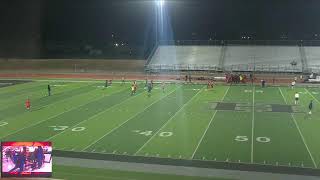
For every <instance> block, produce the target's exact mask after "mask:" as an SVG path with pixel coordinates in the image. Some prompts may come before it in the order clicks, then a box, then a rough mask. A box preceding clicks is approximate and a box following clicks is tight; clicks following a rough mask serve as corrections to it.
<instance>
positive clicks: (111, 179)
mask: <svg viewBox="0 0 320 180" xmlns="http://www.w3.org/2000/svg"><path fill="white" fill-rule="evenodd" d="M57 174H65V175H73V176H81V177H83V176H88V177H89V179H93V178H97V179H109V180H138V179H132V178H126V177H113V176H97V175H92V174H77V173H68V172H57ZM40 180H41V179H40ZM48 180H54V179H48Z"/></svg>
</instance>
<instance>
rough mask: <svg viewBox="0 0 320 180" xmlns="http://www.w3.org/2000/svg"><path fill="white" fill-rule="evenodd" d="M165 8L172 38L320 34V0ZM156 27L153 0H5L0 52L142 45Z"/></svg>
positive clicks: (183, 2)
mask: <svg viewBox="0 0 320 180" xmlns="http://www.w3.org/2000/svg"><path fill="white" fill-rule="evenodd" d="M164 8H165V10H166V15H167V20H168V22H170V26H171V27H169V28H167V29H166V31H171V32H172V36H171V37H170V38H169V39H170V40H172V39H176V40H190V39H195V40H197V39H198V40H208V39H209V38H212V39H235V40H236V39H240V37H241V36H243V35H248V36H251V37H252V38H254V39H268V40H270V39H280V36H282V35H285V36H287V37H288V39H305V40H307V39H315V38H317V37H315V34H318V33H319V36H320V22H318V21H319V17H320V11H319V9H320V1H319V0H171V1H170V0H167V1H166V3H165V6H164ZM154 27H155V3H154V2H153V0H86V1H84V0H27V1H26V0H1V1H0V55H3V56H5V55H6V54H8V53H9V54H10V53H11V54H12V53H14V52H24V53H31V54H34V53H36V52H40V51H43V49H44V48H45V45H46V44H48V43H50V42H56V41H59V42H72V43H80V42H90V43H92V44H104V43H106V44H108V43H112V41H115V38H116V39H117V40H119V41H121V42H127V43H129V44H133V45H140V46H144V45H145V44H146V42H147V41H152V40H153V37H152V34H154ZM112 34H114V38H112Z"/></svg>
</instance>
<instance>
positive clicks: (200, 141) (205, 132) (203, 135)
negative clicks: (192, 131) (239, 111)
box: [191, 86, 230, 159]
mask: <svg viewBox="0 0 320 180" xmlns="http://www.w3.org/2000/svg"><path fill="white" fill-rule="evenodd" d="M229 89H230V86H229V87H228V89H227V90H226V92H225V93H224V95H223V97H222V99H221V101H223V100H224V98H225V97H226V95H227V94H228V92H229ZM217 112H218V111H217V110H216V111H215V112H214V114H213V115H212V118H211V119H210V122H209V124H208V126H207V128H206V130H205V131H204V133H203V134H202V137H201V139H200V140H199V142H198V144H197V146H196V149H195V150H194V152H193V153H192V156H191V159H193V158H194V155H195V154H196V152H197V151H198V148H199V146H200V144H201V143H202V140H203V138H204V137H205V136H206V134H207V131H208V129H209V127H210V126H211V124H212V121H213V119H214V117H215V116H216V114H217Z"/></svg>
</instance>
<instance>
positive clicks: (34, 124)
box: [0, 89, 124, 138]
mask: <svg viewBox="0 0 320 180" xmlns="http://www.w3.org/2000/svg"><path fill="white" fill-rule="evenodd" d="M123 90H124V89H121V90H119V91H115V92H114V93H118V92H121V91H123ZM92 91H94V90H92ZM87 93H91V91H89V92H86V93H83V94H79V95H76V96H71V97H69V98H66V99H63V100H61V101H57V102H55V103H53V104H50V105H49V106H52V105H55V104H56V103H61V102H64V101H67V100H69V99H70V98H73V97H77V96H82V95H84V94H87ZM114 93H112V94H114ZM112 94H108V95H107V96H110V95H112ZM103 97H106V96H103ZM100 98H101V97H97V98H94V99H92V101H88V102H87V103H85V104H81V105H80V106H75V107H73V108H70V109H68V110H66V111H63V112H61V113H59V114H56V115H53V116H50V117H48V118H46V119H44V120H42V121H38V122H36V123H33V124H31V125H30V126H26V127H24V128H22V129H19V130H17V131H14V132H12V133H10V134H7V135H4V136H1V137H0V138H4V137H7V136H10V135H13V134H16V133H18V132H20V131H22V130H24V129H27V128H31V127H33V126H36V125H38V124H40V123H42V122H45V121H47V120H49V119H52V118H55V117H57V116H60V115H62V114H64V113H67V112H70V111H72V110H74V109H76V108H80V107H83V106H85V105H87V104H89V103H91V102H94V101H96V100H98V99H100ZM0 122H2V121H0Z"/></svg>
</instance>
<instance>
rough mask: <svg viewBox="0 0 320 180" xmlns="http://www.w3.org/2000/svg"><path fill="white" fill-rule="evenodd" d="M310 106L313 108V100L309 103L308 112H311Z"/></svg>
mask: <svg viewBox="0 0 320 180" xmlns="http://www.w3.org/2000/svg"><path fill="white" fill-rule="evenodd" d="M312 108H313V100H311V101H310V103H309V114H312Z"/></svg>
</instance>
